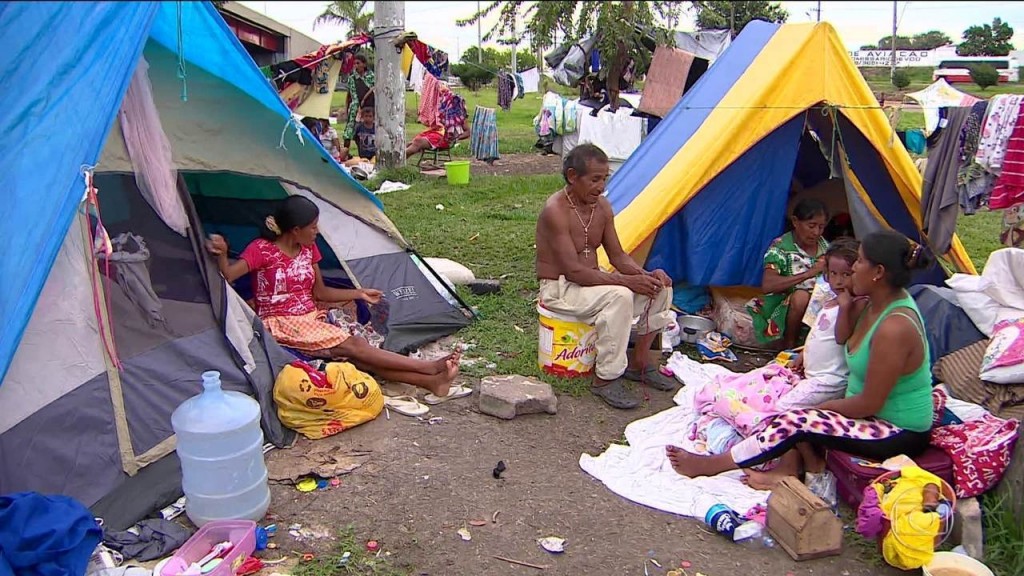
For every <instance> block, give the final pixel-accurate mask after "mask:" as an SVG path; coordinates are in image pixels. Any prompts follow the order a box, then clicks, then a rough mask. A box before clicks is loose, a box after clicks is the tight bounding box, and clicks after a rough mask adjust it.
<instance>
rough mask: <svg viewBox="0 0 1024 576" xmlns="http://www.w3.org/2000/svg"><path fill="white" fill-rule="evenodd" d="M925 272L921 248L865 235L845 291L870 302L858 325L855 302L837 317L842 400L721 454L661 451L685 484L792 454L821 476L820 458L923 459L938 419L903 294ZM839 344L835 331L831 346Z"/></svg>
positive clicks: (790, 415) (921, 332)
mask: <svg viewBox="0 0 1024 576" xmlns="http://www.w3.org/2000/svg"><path fill="white" fill-rule="evenodd" d="M931 264H932V259H931V257H930V256H929V255H928V254H927V253H925V251H924V249H923V248H922V247H921V246H920V245H918V244H916V243H914V242H912V241H910V240H908V239H907V238H906V237H905V236H903V235H902V234H900V233H898V232H893V231H891V230H887V231H883V232H874V233H872V234H869V235H867V236H866V237H865V238H864V239H863V240H862V241H861V245H860V250H859V251H858V257H857V261H856V262H855V263H854V265H853V274H852V276H851V277H850V291H851V292H852V296H861V297H867V299H868V302H869V303H868V304H867V305H866V306H864V307H863V311H862V312H861V313H860V314H858V315H857V316H856V317H854V318H850V316H849V314H848V313H849V312H850V311H851V310H852V306H853V305H854V300H853V298H850V297H845V298H843V300H842V301H841V302H840V304H839V306H840V311H839V315H840V318H842V316H844V315H846V316H847V317H848V318H850V320H851V321H852V322H853V323H854V324H853V328H852V333H851V335H850V337H849V339H848V340H846V341H845V350H844V353H845V355H846V364H847V366H848V368H849V371H850V375H849V381H848V384H847V388H846V394H845V397H843V398H840V399H838V400H830V401H828V402H824V403H822V404H820V405H818V406H817V407H815V408H810V409H803V410H790V411H787V412H783V413H781V414H779V415H778V416H775V417H774V418H773V419H772V421H771V422H770V423H769V424H768V425H767V426H766V427H765V428H764V429H763V430H762V431H761V432H759V433H757V434H754V435H752V436H750V437H748V438H746V439H744V440H743V441H742V442H740V443H738V444H736V445H735V446H733V447H732V448H731V449H730V450H729V451H728V452H726V453H723V454H720V455H716V456H701V455H697V454H691V453H689V452H687V451H686V450H683V449H682V448H679V447H676V446H666V447H665V449H666V452H667V455H668V459H669V461H670V462H671V463H672V467H673V468H674V469H675V470H676V472H678V473H679V474H682V475H683V476H687V477H690V478H694V477H698V476H712V475H715V474H719V473H721V472H725V471H727V470H733V469H736V468H740V469H744V470H748V469H750V468H752V467H754V466H758V465H761V464H764V463H766V462H769V461H771V460H774V459H775V458H780V457H782V458H783V460H786V459H787V458H789V457H790V456H791V455H792V454H791V452H792V451H793V449H794V448H795V449H796V451H797V453H798V456H799V458H800V460H801V461H802V462H803V467H804V470H806V471H807V472H808V473H816V474H817V473H821V472H823V471H824V469H825V459H824V458H823V457H822V456H821V454H820V450H822V449H831V450H841V451H843V452H847V453H849V454H852V455H854V456H860V457H862V458H869V459H871V460H875V461H878V462H881V461H884V460H886V459H888V458H891V457H893V456H898V455H900V454H903V455H906V456H908V457H910V458H915V457H917V456H918V455H920V454H921V453H922V452H923V451H924V450H925V449H926V448H927V447H928V445H929V442H930V438H931V428H932V421H933V419H934V406H933V403H932V374H931V359H930V356H931V353H930V351H929V348H928V338H927V337H926V336H925V326H924V319H923V318H922V317H921V312H920V310H918V308H917V304H916V303H915V302H914V298H913V297H912V296H910V294H909V293H908V292H907V290H906V288H907V286H909V285H910V280H911V273H912V272H913V271H914V270H924V269H927V268H928V267H929V266H931ZM844 335H845V334H844V333H843V329H842V327H841V326H840V327H837V331H836V340H837V341H842V340H843V338H842V337H843V336H844ZM748 474H750V472H749V471H748ZM755 474H756V473H755Z"/></svg>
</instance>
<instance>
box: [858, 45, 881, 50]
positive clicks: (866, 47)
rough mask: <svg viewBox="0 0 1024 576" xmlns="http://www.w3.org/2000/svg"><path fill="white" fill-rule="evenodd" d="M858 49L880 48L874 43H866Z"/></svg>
mask: <svg viewBox="0 0 1024 576" xmlns="http://www.w3.org/2000/svg"><path fill="white" fill-rule="evenodd" d="M858 50H878V46H875V45H874V44H865V45H863V46H861V47H860V48H858Z"/></svg>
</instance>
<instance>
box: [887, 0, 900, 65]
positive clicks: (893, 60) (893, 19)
mask: <svg viewBox="0 0 1024 576" xmlns="http://www.w3.org/2000/svg"><path fill="white" fill-rule="evenodd" d="M898 3H899V2H897V1H896V0H893V2H892V60H891V64H890V67H889V80H890V81H892V79H893V78H894V77H895V76H896V5H897V4H898Z"/></svg>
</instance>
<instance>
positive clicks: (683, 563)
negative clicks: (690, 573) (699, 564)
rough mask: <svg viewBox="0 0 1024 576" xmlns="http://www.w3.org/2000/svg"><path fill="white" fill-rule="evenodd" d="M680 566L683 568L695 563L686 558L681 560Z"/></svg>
mask: <svg viewBox="0 0 1024 576" xmlns="http://www.w3.org/2000/svg"><path fill="white" fill-rule="evenodd" d="M679 566H680V567H681V568H689V567H690V566H693V564H690V563H689V562H687V561H686V560H683V561H682V562H680V563H679Z"/></svg>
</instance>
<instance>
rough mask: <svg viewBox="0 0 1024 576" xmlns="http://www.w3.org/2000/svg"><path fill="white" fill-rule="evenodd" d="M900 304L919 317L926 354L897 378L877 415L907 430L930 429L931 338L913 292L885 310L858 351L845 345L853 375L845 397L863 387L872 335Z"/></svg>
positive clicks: (917, 323)
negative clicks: (911, 295) (929, 343)
mask: <svg viewBox="0 0 1024 576" xmlns="http://www.w3.org/2000/svg"><path fill="white" fill-rule="evenodd" d="M897 308H909V309H911V310H913V311H914V314H915V315H916V316H917V318H916V320H917V321H916V322H913V324H914V326H915V327H917V331H918V333H919V334H920V335H921V341H922V342H923V343H924V358H923V360H922V362H921V365H920V366H919V367H918V368H917V370H914V371H913V372H911V373H910V374H907V375H905V376H900V377H899V379H898V380H896V386H894V387H893V389H892V391H891V392H889V397H888V398H886V399H885V405H884V406H882V409H881V410H880V411H879V412H878V414H875V416H876V417H877V418H881V419H882V420H886V421H888V422H890V423H892V424H893V425H895V426H898V427H900V428H902V429H904V430H910V431H912V432H927V431H928V430H931V428H932V418H933V411H934V407H933V406H932V374H931V359H930V355H931V351H930V350H929V348H928V339H927V338H925V335H924V332H923V331H922V329H921V327H922V326H923V325H924V321H923V320H922V319H921V311H920V310H919V309H918V308H917V303H915V302H914V299H913V298H911V297H910V296H905V297H903V298H900V299H899V300H896V301H894V302H893V303H892V304H889V305H888V306H887V307H886V308H885V310H883V311H882V314H881V315H880V316H879V317H878V320H876V321H875V324H874V326H872V327H871V329H870V330H868V333H867V334H865V335H864V339H863V340H861V342H860V345H859V346H858V347H857V351H856V352H855V353H853V354H850V345H849V344H847V345H846V347H845V351H846V364H847V366H849V368H850V379H849V384H848V386H847V388H846V397H847V398H849V397H850V396H856V395H857V394H860V393H861V392H863V391H864V379H865V378H866V376H867V372H868V357H869V356H870V350H871V338H872V337H873V336H874V335H875V330H877V329H878V326H879V324H881V323H882V320H885V319H886V318H887V317H888V316H889V314H890V313H892V311H893V310H895V309H897ZM896 314H899V315H902V316H908V315H906V314H903V313H902V312H896ZM908 317H909V316H908ZM858 322H859V320H858ZM919 323H920V324H919ZM893 353H895V354H899V353H900V352H899V351H893Z"/></svg>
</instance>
